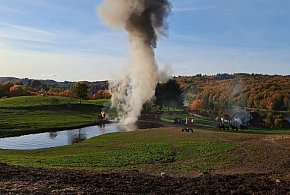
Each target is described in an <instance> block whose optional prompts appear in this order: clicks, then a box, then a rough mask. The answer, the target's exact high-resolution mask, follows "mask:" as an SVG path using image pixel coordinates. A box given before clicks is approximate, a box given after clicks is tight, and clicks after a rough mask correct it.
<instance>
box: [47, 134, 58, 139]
mask: <svg viewBox="0 0 290 195" xmlns="http://www.w3.org/2000/svg"><path fill="white" fill-rule="evenodd" d="M48 137H49V139H55V138H56V137H57V132H49V133H48Z"/></svg>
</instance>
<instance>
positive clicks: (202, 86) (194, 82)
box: [175, 73, 290, 116]
mask: <svg viewBox="0 0 290 195" xmlns="http://www.w3.org/2000/svg"><path fill="white" fill-rule="evenodd" d="M175 79H176V81H177V83H178V84H179V86H180V87H181V89H182V90H183V92H184V96H185V103H186V104H187V106H188V107H190V108H191V109H192V110H199V111H202V112H204V113H206V114H208V115H212V116H213V115H217V114H218V113H220V112H221V111H222V110H223V109H226V108H233V107H242V108H247V109H257V110H259V109H264V110H268V111H271V110H273V111H275V110H276V111H285V112H287V111H290V76H279V75H271V76H270V75H261V74H243V73H240V74H217V75H214V76H206V75H205V76H203V75H196V76H187V77H183V76H179V77H176V78H175Z"/></svg>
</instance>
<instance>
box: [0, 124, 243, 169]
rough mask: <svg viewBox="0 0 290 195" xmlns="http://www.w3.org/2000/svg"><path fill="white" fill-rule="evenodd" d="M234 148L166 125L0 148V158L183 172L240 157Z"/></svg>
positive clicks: (49, 165)
mask: <svg viewBox="0 0 290 195" xmlns="http://www.w3.org/2000/svg"><path fill="white" fill-rule="evenodd" d="M188 135H190V136H188ZM235 149H236V146H235V145H234V144H232V143H227V142H223V141H219V140H208V139H207V138H204V136H203V133H201V134H200V133H198V134H197V135H193V134H183V133H180V132H179V131H178V132H177V131H172V130H166V129H163V130H146V131H135V132H128V133H115V134H107V135H103V136H100V137H95V138H92V139H90V140H88V141H86V142H83V143H80V144H77V145H73V146H65V147H59V148H50V149H41V150H32V151H8V150H0V162H4V163H9V164H13V165H20V166H29V167H30V166H32V167H44V168H75V169H80V168H82V169H83V168H85V169H95V170H112V169H113V170H124V169H125V170H126V169H132V167H138V169H139V170H147V169H148V168H149V167H150V166H154V168H158V167H159V168H158V169H164V170H168V171H171V172H179V173H183V172H187V171H192V170H208V169H213V168H215V167H217V166H224V165H226V164H229V163H232V162H234V161H236V160H237V159H239V155H238V154H235V155H228V152H229V151H234V150H235ZM220 155H222V156H223V158H220ZM152 170H154V169H152ZM147 171H148V170H147Z"/></svg>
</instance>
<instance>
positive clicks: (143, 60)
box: [98, 0, 171, 124]
mask: <svg viewBox="0 0 290 195" xmlns="http://www.w3.org/2000/svg"><path fill="white" fill-rule="evenodd" d="M170 11H171V5H170V3H169V2H168V0H104V1H103V3H102V4H101V5H100V7H99V8H98V12H99V15H100V17H101V18H102V20H103V21H104V22H105V23H106V24H107V25H109V26H110V27H112V28H124V29H125V30H126V31H127V32H128V34H129V38H130V46H131V56H130V62H129V64H128V65H127V66H126V67H124V69H125V71H124V77H123V79H122V80H120V81H115V82H111V83H110V90H111V93H112V106H113V107H115V108H117V110H118V112H119V115H120V116H122V120H121V122H122V123H123V124H132V123H135V122H136V121H137V120H138V117H139V116H140V114H141V110H142V107H143V104H144V103H145V102H147V101H150V100H151V99H152V98H153V97H154V94H155V88H156V85H157V83H158V81H159V80H160V78H159V76H160V75H162V77H164V74H163V73H161V74H160V73H159V72H158V67H157V63H156V61H155V55H154V48H156V45H157V40H158V37H159V36H162V35H166V31H167V24H166V18H167V16H168V14H169V13H170Z"/></svg>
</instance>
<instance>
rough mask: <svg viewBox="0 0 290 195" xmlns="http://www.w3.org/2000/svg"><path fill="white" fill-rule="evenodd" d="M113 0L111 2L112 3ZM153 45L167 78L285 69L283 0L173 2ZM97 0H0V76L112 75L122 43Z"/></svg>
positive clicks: (287, 30)
mask: <svg viewBox="0 0 290 195" xmlns="http://www.w3.org/2000/svg"><path fill="white" fill-rule="evenodd" d="M116 1H117V0H116ZM171 2H172V4H173V13H172V15H171V16H170V17H169V20H168V21H169V26H170V29H169V37H168V38H162V39H161V40H160V42H159V44H158V48H157V50H156V56H157V61H158V63H159V65H160V66H161V67H162V66H165V65H171V66H172V68H173V72H174V75H195V74H199V73H201V74H216V73H224V72H226V73H235V72H247V73H262V74H284V75H289V74H290V11H289V10H290V1H289V0H275V1H274V0H172V1H171ZM100 3H101V0H0V16H1V17H0V76H16V77H29V78H37V79H55V80H59V81H63V80H90V81H93V80H104V79H113V78H114V77H115V75H116V74H118V70H120V69H121V67H122V65H124V64H125V63H126V61H127V57H128V55H129V49H128V40H127V36H126V33H125V32H124V31H122V30H119V31H112V30H111V29H109V28H107V27H106V26H104V25H103V23H102V22H101V21H100V19H99V17H98V16H97V13H96V7H97V5H99V4H100Z"/></svg>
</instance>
